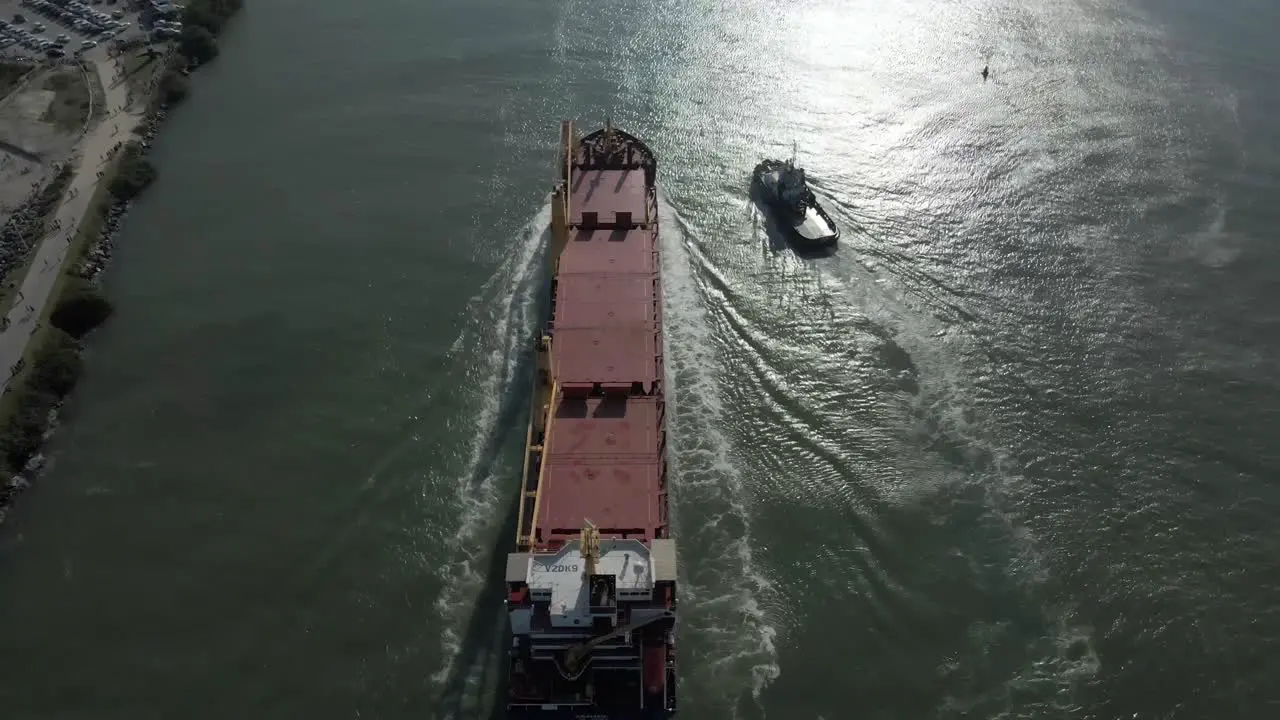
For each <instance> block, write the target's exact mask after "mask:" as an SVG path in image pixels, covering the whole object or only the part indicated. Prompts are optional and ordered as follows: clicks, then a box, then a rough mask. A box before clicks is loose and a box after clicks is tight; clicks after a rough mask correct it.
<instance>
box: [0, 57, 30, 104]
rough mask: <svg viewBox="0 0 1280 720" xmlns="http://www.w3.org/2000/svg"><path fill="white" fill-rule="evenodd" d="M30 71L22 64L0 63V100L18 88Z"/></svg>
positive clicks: (28, 66) (28, 67)
mask: <svg viewBox="0 0 1280 720" xmlns="http://www.w3.org/2000/svg"><path fill="white" fill-rule="evenodd" d="M30 71H31V66H30V65H26V64H23V63H13V62H0V98H3V97H8V96H9V93H11V92H13V89H14V88H16V87H18V83H20V82H22V78H24V77H26V76H27V73H28V72H30Z"/></svg>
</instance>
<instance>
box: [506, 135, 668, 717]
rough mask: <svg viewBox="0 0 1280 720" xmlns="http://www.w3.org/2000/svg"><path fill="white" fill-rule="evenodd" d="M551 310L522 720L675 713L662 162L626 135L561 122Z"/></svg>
mask: <svg viewBox="0 0 1280 720" xmlns="http://www.w3.org/2000/svg"><path fill="white" fill-rule="evenodd" d="M557 165H558V168H557V174H558V175H559V181H558V182H557V184H556V187H555V189H554V191H553V193H552V219H551V225H552V227H551V242H550V254H551V263H552V274H551V287H550V293H551V312H550V317H549V319H548V320H547V322H546V325H545V327H543V328H542V331H541V332H540V334H539V337H538V338H537V340H536V341H535V346H536V348H535V349H536V356H537V362H536V370H535V376H534V390H533V397H532V399H531V404H532V408H533V410H532V412H531V413H530V415H531V420H530V423H529V429H528V434H527V438H526V443H525V465H524V471H523V474H522V478H521V482H520V507H519V520H518V527H517V530H516V541H515V551H514V552H512V553H509V554H508V556H507V573H506V593H507V614H508V622H509V627H510V651H509V652H510V668H509V680H508V688H507V717H508V718H511V719H512V720H515V719H516V718H519V719H521V720H531V719H533V718H540V719H545V720H551V719H556V720H560V719H563V720H571V719H572V720H605V719H606V718H607V719H608V720H654V719H656V718H669V717H671V716H672V715H674V714H675V710H676V627H677V618H678V593H677V589H678V582H677V576H678V573H677V566H676V551H675V548H676V546H675V539H674V538H672V536H671V527H670V521H669V517H670V513H669V510H668V506H667V498H668V478H667V459H666V447H667V436H666V401H665V374H666V373H665V366H664V357H663V337H662V276H661V263H660V261H659V252H660V244H659V242H658V236H659V231H660V229H659V226H658V204H657V184H656V181H657V159H656V157H655V156H654V154H653V152H652V151H651V150H650V149H649V148H648V147H647V146H646V145H645V144H644V143H643V142H642V141H640V140H639V139H638V138H636V137H635V136H633V135H630V134H628V133H625V132H623V131H621V130H617V129H615V128H613V127H612V126H611V125H610V126H607V127H606V128H605V129H603V130H597V131H595V132H593V133H590V134H588V135H586V136H585V137H583V138H578V137H577V133H576V130H575V128H574V126H573V123H572V122H568V121H566V122H564V123H562V124H561V133H560V150H559V153H558V156H557Z"/></svg>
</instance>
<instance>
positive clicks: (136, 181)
mask: <svg viewBox="0 0 1280 720" xmlns="http://www.w3.org/2000/svg"><path fill="white" fill-rule="evenodd" d="M155 179H156V169H155V167H154V166H153V165H152V164H151V163H150V162H149V161H148V160H147V159H146V158H145V157H143V155H142V146H141V145H139V144H138V143H137V142H136V141H134V142H129V143H127V144H126V145H125V146H124V147H123V148H122V149H121V150H120V164H119V165H118V166H117V167H116V174H115V176H114V177H112V178H111V184H110V186H108V188H107V190H108V191H109V192H110V193H111V194H112V195H114V196H115V197H116V199H118V200H122V201H123V200H132V199H133V198H135V197H137V195H138V193H141V192H142V191H143V190H145V189H146V187H147V186H148V185H150V184H151V183H152V182H153V181H155Z"/></svg>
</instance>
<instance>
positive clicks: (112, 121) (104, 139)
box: [0, 47, 143, 392]
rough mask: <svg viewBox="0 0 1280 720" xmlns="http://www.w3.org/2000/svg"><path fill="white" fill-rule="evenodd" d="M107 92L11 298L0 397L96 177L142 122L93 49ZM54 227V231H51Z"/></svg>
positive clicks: (106, 60) (0, 343)
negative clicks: (101, 114)
mask: <svg viewBox="0 0 1280 720" xmlns="http://www.w3.org/2000/svg"><path fill="white" fill-rule="evenodd" d="M85 59H86V60H89V61H90V62H91V63H92V67H93V68H94V69H95V70H96V71H97V73H98V76H99V78H100V79H101V81H102V87H103V88H104V89H105V90H106V104H107V117H106V119H104V120H103V121H102V122H100V123H98V124H97V126H95V127H92V128H90V129H89V131H88V132H86V133H85V135H84V137H82V138H81V139H80V142H79V143H78V144H77V145H76V149H75V151H74V152H73V157H72V158H71V160H70V162H73V163H75V164H76V172H75V175H74V176H73V177H72V179H71V182H70V183H69V184H68V187H67V190H66V191H64V193H63V196H62V203H61V204H60V205H59V206H58V210H57V212H56V213H55V214H54V218H53V220H50V221H49V224H48V225H47V227H48V228H50V232H49V234H48V235H46V236H45V237H43V238H42V239H41V240H40V244H39V247H38V248H37V249H36V251H35V257H34V259H33V260H32V262H31V267H30V269H28V270H27V275H26V277H24V278H23V279H22V284H21V285H20V287H19V292H18V293H17V294H15V295H14V300H13V307H12V308H11V309H10V310H9V313H8V316H7V317H8V321H9V324H8V327H7V328H6V329H5V330H3V331H0V378H3V382H0V392H3V391H4V390H5V389H6V388H7V387H8V385H9V379H10V372H9V371H10V368H12V367H13V366H14V364H15V363H17V362H18V360H19V359H20V358H21V357H22V355H23V353H24V352H25V351H26V348H27V343H28V342H30V340H31V335H32V333H33V332H34V331H35V329H36V325H37V320H38V318H39V317H40V316H41V314H42V313H43V312H44V308H45V305H46V304H47V303H48V302H49V301H50V295H51V293H52V292H53V285H54V282H55V281H56V280H57V279H58V273H59V272H60V271H61V269H62V266H63V263H64V262H65V261H66V259H67V249H68V246H69V245H70V243H71V239H72V238H74V237H75V234H76V231H77V229H78V228H79V226H80V222H81V220H82V219H83V218H84V216H85V212H86V211H87V210H88V208H89V200H90V199H91V198H92V197H93V192H94V190H95V189H96V188H97V185H98V171H99V170H101V169H102V168H103V167H104V164H105V161H106V159H107V154H108V153H109V152H110V151H111V148H112V147H113V146H114V145H115V144H116V143H117V142H119V141H121V140H126V139H128V138H129V137H130V135H129V133H131V132H132V131H133V128H134V127H136V126H137V125H138V123H140V122H141V121H142V119H143V114H142V108H136V109H134V110H133V111H130V110H129V109H127V108H126V104H127V103H128V95H129V85H128V83H127V82H124V81H123V80H121V81H120V82H116V80H115V77H116V66H115V61H114V60H113V59H112V58H110V57H107V54H106V49H105V48H101V47H100V48H95V50H94V52H93V54H92V55H88V54H86V56H85ZM55 224H56V225H57V226H58V227H57V229H53V228H54V227H55Z"/></svg>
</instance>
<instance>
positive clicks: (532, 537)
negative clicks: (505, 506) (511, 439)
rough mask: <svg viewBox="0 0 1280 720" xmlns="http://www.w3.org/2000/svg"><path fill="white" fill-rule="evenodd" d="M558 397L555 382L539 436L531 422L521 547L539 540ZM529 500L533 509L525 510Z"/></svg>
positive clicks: (522, 492)
mask: <svg viewBox="0 0 1280 720" xmlns="http://www.w3.org/2000/svg"><path fill="white" fill-rule="evenodd" d="M559 397H560V383H559V382H553V383H552V384H551V392H550V393H549V394H548V396H547V400H546V408H545V410H544V415H543V422H542V433H541V435H542V437H541V438H540V439H539V438H535V437H534V431H535V430H534V423H533V422H530V423H529V434H528V438H527V439H526V444H525V472H524V479H523V480H522V482H521V488H520V510H519V512H520V515H519V520H518V521H517V523H518V524H517V527H516V544H517V545H518V546H519V548H520V549H521V550H528V549H530V548H532V547H533V545H534V543H535V541H536V536H537V532H538V510H539V508H540V507H541V504H542V481H543V480H544V479H545V477H546V472H547V463H546V452H545V450H546V443H547V442H548V441H549V440H550V439H551V425H552V423H553V422H554V421H555V414H556V403H557V401H558V398H559ZM535 440H537V442H535ZM535 466H536V467H535ZM530 479H532V480H533V481H534V482H533V487H532V488H530V487H529V481H530ZM529 502H532V508H531V510H530V511H529V512H526V503H529Z"/></svg>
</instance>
